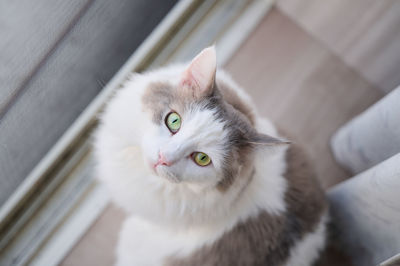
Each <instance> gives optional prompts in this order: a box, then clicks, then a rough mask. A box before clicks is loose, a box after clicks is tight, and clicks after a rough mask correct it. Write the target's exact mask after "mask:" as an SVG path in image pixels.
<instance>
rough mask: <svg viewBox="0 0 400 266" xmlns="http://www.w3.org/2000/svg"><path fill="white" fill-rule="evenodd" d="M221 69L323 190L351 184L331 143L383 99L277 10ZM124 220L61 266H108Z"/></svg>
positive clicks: (101, 223) (98, 229) (114, 216)
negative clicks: (305, 161)
mask: <svg viewBox="0 0 400 266" xmlns="http://www.w3.org/2000/svg"><path fill="white" fill-rule="evenodd" d="M226 69H227V70H228V71H229V72H230V73H231V74H232V75H233V77H234V78H235V79H236V80H237V81H238V82H239V83H240V84H241V85H242V86H243V87H244V88H245V89H246V90H247V91H248V92H249V93H250V95H251V96H252V97H253V99H254V101H255V103H256V105H257V108H258V109H259V111H260V113H261V114H262V115H265V116H267V117H269V118H271V119H272V120H273V121H274V122H276V124H277V125H279V127H281V128H282V129H284V130H285V131H286V132H288V133H289V134H290V135H292V136H294V138H295V141H297V142H299V143H300V144H302V145H303V146H305V148H306V149H307V152H308V153H309V155H310V157H311V159H312V160H313V163H314V165H315V168H316V170H317V173H318V177H319V179H320V181H321V183H322V184H323V186H324V187H325V188H328V187H330V186H332V185H334V184H336V183H338V182H340V181H342V180H344V179H346V178H348V177H349V175H348V173H347V172H346V171H345V170H343V169H342V168H340V167H339V166H338V165H337V164H336V163H335V162H334V160H333V158H332V155H331V152H330V149H329V139H330V137H331V135H332V134H333V133H334V131H335V130H336V129H337V128H338V127H339V126H340V125H342V124H343V123H345V122H346V121H348V120H349V119H350V118H351V117H353V116H355V115H356V114H358V113H360V112H361V111H363V110H364V109H366V108H367V107H368V106H370V105H371V104H372V103H374V102H375V101H377V100H378V99H379V98H381V97H382V94H383V93H382V91H381V90H379V89H378V88H376V87H374V86H372V85H371V84H370V83H368V82H367V81H366V80H365V79H364V78H363V77H362V76H361V75H360V74H358V73H357V72H356V71H354V70H353V69H352V68H350V67H349V66H348V65H347V64H346V63H345V62H344V61H342V60H341V59H340V58H339V57H337V56H336V55H335V54H334V53H333V52H331V51H330V50H329V49H328V48H326V47H325V46H324V45H323V44H322V43H321V42H319V41H317V40H316V39H314V38H313V37H311V36H310V35H309V34H308V33H307V32H306V31H304V30H303V29H302V28H300V27H299V26H298V25H297V24H296V23H294V22H293V21H292V20H291V19H290V18H289V17H288V16H286V15H285V14H284V13H282V12H281V11H280V10H278V9H273V10H272V11H270V12H269V13H268V14H267V16H266V17H265V18H264V19H263V21H262V22H261V24H260V25H259V26H258V27H257V29H256V30H255V31H254V33H253V34H251V36H250V37H249V38H248V40H247V41H246V42H245V43H244V44H243V45H242V47H241V48H240V49H239V50H238V51H237V52H236V54H235V55H234V56H233V58H232V59H231V60H230V61H229V62H228V63H227V65H226ZM123 218H124V214H123V213H122V211H120V210H118V209H116V208H115V207H114V206H113V205H110V206H109V207H108V208H107V209H106V210H105V212H104V213H103V214H102V215H101V216H100V218H99V219H98V220H97V222H96V223H95V224H94V225H93V226H92V227H91V229H90V230H89V231H88V232H87V233H86V235H85V236H84V237H83V238H82V239H81V241H80V242H79V243H78V244H77V245H76V246H75V247H74V249H73V250H72V251H71V252H70V254H69V255H68V256H67V257H66V258H65V259H64V261H63V262H62V263H61V265H63V266H67V265H74V266H76V265H96V266H102V265H111V263H112V261H113V250H114V247H115V244H116V240H117V234H118V230H119V228H120V225H121V222H122V220H123Z"/></svg>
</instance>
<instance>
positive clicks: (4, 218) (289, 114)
mask: <svg viewBox="0 0 400 266" xmlns="http://www.w3.org/2000/svg"><path fill="white" fill-rule="evenodd" d="M214 42H216V43H217V52H218V57H219V58H218V60H219V64H220V66H221V67H223V68H225V69H226V70H227V71H228V72H230V73H231V74H232V76H233V77H234V79H235V80H237V82H238V83H239V84H240V85H242V86H243V88H245V90H246V91H248V93H249V94H250V95H251V96H252V98H253V99H254V101H255V103H256V105H257V108H258V109H259V111H260V113H261V114H262V115H264V116H266V117H268V118H270V119H272V120H273V121H274V122H275V123H276V124H277V125H278V126H279V127H280V128H282V129H283V130H284V131H286V132H288V133H289V134H290V135H291V136H293V138H294V139H295V141H296V142H298V143H300V144H302V145H303V146H304V147H305V149H306V151H307V152H308V154H309V156H310V158H311V159H312V161H313V163H314V166H315V169H316V172H317V174H318V178H319V179H320V181H321V183H322V185H323V187H324V188H325V189H326V190H327V191H328V193H329V197H330V200H331V205H332V210H333V217H334V227H335V228H334V233H333V235H334V236H333V237H332V238H333V240H332V243H333V246H334V247H333V249H335V250H336V248H337V247H336V246H335V245H337V244H335V243H336V242H335V241H339V243H341V244H340V245H342V244H343V247H344V248H343V249H344V250H345V251H346V252H343V254H342V253H340V254H339V253H335V254H336V255H335V256H333V257H330V259H329V262H328V261H327V262H326V264H324V265H350V264H353V265H356V266H357V265H377V264H379V263H382V262H383V261H385V260H387V259H389V258H391V257H393V256H395V255H396V254H397V253H399V252H400V209H399V206H400V205H399V204H400V197H399V196H398V195H397V194H398V193H397V191H398V190H399V189H400V181H399V180H400V158H399V156H398V153H399V152H400V89H399V88H398V89H396V87H397V86H398V85H399V84H400V2H399V1H396V0H383V1H373V0H352V1H345V0H330V1H317V0H268V1H267V0H206V1H196V0H186V1H172V0H114V1H105V0H71V1H61V0H51V1H50V0H36V1H29V0H16V1H5V0H0V206H1V209H0V237H1V239H0V249H1V251H0V252H1V253H0V265H64V266H66V265H112V262H113V260H114V254H113V249H114V246H115V243H116V241H117V237H118V231H119V228H120V226H121V223H122V221H123V219H124V217H125V214H124V213H123V212H122V211H121V210H119V209H117V208H116V207H115V206H114V205H113V204H112V203H109V201H108V198H107V196H105V195H103V194H104V191H103V190H102V188H101V187H99V185H98V184H97V183H96V182H95V181H93V174H92V171H91V170H92V167H93V161H92V159H91V155H90V135H91V132H92V130H93V129H94V128H95V126H96V114H97V113H98V112H99V110H101V108H102V106H103V105H104V103H105V102H106V100H107V99H108V97H109V96H110V95H111V94H112V92H113V91H114V90H115V89H118V87H119V86H120V84H121V83H122V82H123V80H124V79H125V78H126V75H127V74H128V73H129V72H132V71H144V70H146V69H149V68H153V67H159V66H162V65H165V64H168V63H171V62H176V61H185V60H189V59H190V58H192V57H193V56H194V55H195V54H197V52H199V51H200V50H201V49H202V48H204V47H206V46H208V45H210V44H212V43H214ZM351 177H352V178H351ZM343 181H345V182H343ZM366 195H368V197H365V196H366ZM339 249H340V248H339ZM335 252H336V251H335ZM344 261H346V263H348V264H344V263H345V262H344ZM350 261H351V262H350ZM392 261H394V260H392ZM329 263H330V264H329ZM391 263H392V264H391ZM393 263H395V262H391V261H389V262H387V263H386V264H382V265H395V264H393Z"/></svg>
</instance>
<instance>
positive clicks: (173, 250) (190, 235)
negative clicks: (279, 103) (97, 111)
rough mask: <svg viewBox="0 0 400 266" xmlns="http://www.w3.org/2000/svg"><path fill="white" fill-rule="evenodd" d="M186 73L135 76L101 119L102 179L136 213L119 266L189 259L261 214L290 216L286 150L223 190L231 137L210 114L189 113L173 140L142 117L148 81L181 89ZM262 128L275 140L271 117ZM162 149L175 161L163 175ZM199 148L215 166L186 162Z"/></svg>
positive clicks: (274, 151) (178, 69) (261, 157)
mask: <svg viewBox="0 0 400 266" xmlns="http://www.w3.org/2000/svg"><path fill="white" fill-rule="evenodd" d="M183 70H184V68H183V67H182V66H172V67H169V68H164V69H161V70H157V71H153V72H150V73H147V74H144V75H134V76H132V78H131V79H130V80H129V81H128V82H127V83H126V84H125V85H124V87H123V88H122V89H121V90H120V91H119V92H118V93H117V94H116V95H115V97H114V99H113V100H112V101H111V102H110V104H109V105H108V107H107V108H106V111H105V112H104V114H103V115H102V117H101V125H100V128H99V130H98V133H97V135H96V143H95V154H96V156H97V159H98V161H99V165H98V172H97V174H98V177H99V179H101V180H102V181H103V182H104V183H105V184H106V185H107V187H108V188H109V190H110V193H111V195H112V197H113V199H114V201H115V202H116V203H117V204H118V205H119V206H121V207H122V208H124V209H125V210H126V211H127V212H128V213H129V214H130V215H131V216H130V217H129V218H128V219H127V220H126V221H125V223H124V226H123V229H122V231H121V233H120V241H119V244H118V249H117V258H118V259H117V265H120V266H124V265H161V264H162V261H163V259H164V258H165V257H167V256H170V255H182V256H184V255H188V254H190V252H191V251H193V250H195V249H196V248H198V247H200V246H202V245H204V244H206V243H211V242H213V241H214V240H215V239H217V238H218V237H220V236H221V235H222V234H223V233H224V232H225V231H227V230H229V229H231V228H232V227H233V226H234V225H235V224H237V222H238V221H239V220H245V219H246V218H248V217H250V216H256V215H257V214H258V213H259V212H260V211H261V210H267V211H268V212H269V213H271V214H276V215H279V214H280V213H281V212H283V211H285V202H284V193H285V191H286V187H287V183H286V179H284V178H283V176H282V174H283V172H284V170H285V168H286V165H285V160H284V154H285V149H286V148H284V147H277V148H269V149H260V150H258V151H257V155H256V156H255V168H256V172H255V173H256V174H255V175H254V177H253V179H252V180H251V182H250V183H249V184H247V182H246V180H245V179H244V178H243V179H239V181H238V182H235V183H234V184H233V186H232V187H230V188H229V189H228V190H227V191H226V192H224V193H221V192H220V191H218V190H217V189H216V188H215V185H216V183H217V182H218V181H219V180H220V178H221V162H222V160H223V157H224V154H223V149H222V147H221V145H222V144H223V141H224V138H225V135H224V134H223V133H221V132H223V130H222V126H223V125H222V124H221V123H218V122H217V121H215V119H214V120H212V122H210V117H213V113H212V110H203V111H200V110H192V112H191V113H184V112H183V113H182V114H181V116H182V121H183V123H182V128H181V130H180V134H176V135H174V137H171V134H170V133H169V131H168V129H167V128H166V127H163V126H161V127H159V126H156V125H154V123H153V122H152V121H151V117H149V116H148V115H147V114H144V113H143V106H142V103H141V98H142V95H143V93H144V91H145V89H146V87H147V85H148V84H149V82H151V81H154V80H168V81H169V82H170V83H171V84H173V85H177V84H178V83H179V75H180V73H182V71H183ZM217 78H218V79H222V80H223V81H224V82H225V83H226V84H229V85H230V86H231V87H232V88H234V89H235V90H236V91H237V92H238V94H239V95H240V97H241V98H243V99H244V100H245V101H247V102H251V100H250V99H249V97H248V96H247V95H246V94H245V93H244V92H243V91H242V90H241V89H240V88H239V87H238V86H237V85H236V84H235V83H234V82H233V81H232V80H231V79H230V78H229V76H228V75H226V74H225V73H224V72H222V71H218V73H217ZM166 112H168V110H166ZM257 117H258V116H257ZM256 124H257V129H258V131H259V132H261V133H265V134H268V135H271V136H275V137H276V136H277V133H276V129H275V128H274V126H273V125H272V123H271V122H269V121H268V120H265V119H258V120H257V121H256ZM160 150H162V152H163V153H165V154H166V156H168V157H169V159H172V160H175V161H176V164H174V166H173V167H171V168H166V167H163V166H161V167H158V168H157V173H158V175H157V174H156V173H155V172H154V171H153V170H152V167H151V165H152V164H153V163H154V162H155V161H156V160H157V155H158V152H159V151H160ZM193 150H197V151H202V152H205V153H207V154H208V155H209V156H210V157H211V158H212V161H213V164H212V166H211V165H210V166H209V167H208V166H207V167H198V166H197V165H195V164H194V163H193V161H191V159H189V158H188V157H187V155H188V154H190V153H191V152H193ZM182 176H185V179H184V180H182ZM240 180H243V181H240ZM239 193H241V194H240V197H239V196H238V194H239ZM309 242H316V241H315V240H309V241H307V243H309ZM300 251H301V249H300ZM300 251H299V252H300ZM296 252H297V251H293V253H296ZM297 253H298V252H297ZM297 265H300V264H297Z"/></svg>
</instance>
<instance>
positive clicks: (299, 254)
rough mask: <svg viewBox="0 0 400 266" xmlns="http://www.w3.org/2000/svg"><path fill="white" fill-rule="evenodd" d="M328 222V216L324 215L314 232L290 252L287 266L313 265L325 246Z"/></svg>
mask: <svg viewBox="0 0 400 266" xmlns="http://www.w3.org/2000/svg"><path fill="white" fill-rule="evenodd" d="M327 220H328V214H325V215H323V216H322V217H321V220H320V221H319V223H318V226H317V228H316V229H315V230H314V232H312V233H308V234H307V235H305V236H304V237H303V239H302V240H300V241H299V242H297V243H296V245H295V247H293V248H292V250H291V251H290V256H289V260H288V261H287V263H286V266H310V265H312V263H313V262H314V261H315V260H316V259H317V258H318V256H319V253H320V252H321V250H322V249H323V248H324V246H325V238H326V224H327Z"/></svg>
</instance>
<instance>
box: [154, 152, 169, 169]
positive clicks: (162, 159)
mask: <svg viewBox="0 0 400 266" xmlns="http://www.w3.org/2000/svg"><path fill="white" fill-rule="evenodd" d="M157 164H159V165H166V166H171V165H172V162H171V161H168V160H167V159H166V158H165V156H164V154H163V153H162V152H161V151H160V152H159V153H158V163H157Z"/></svg>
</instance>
